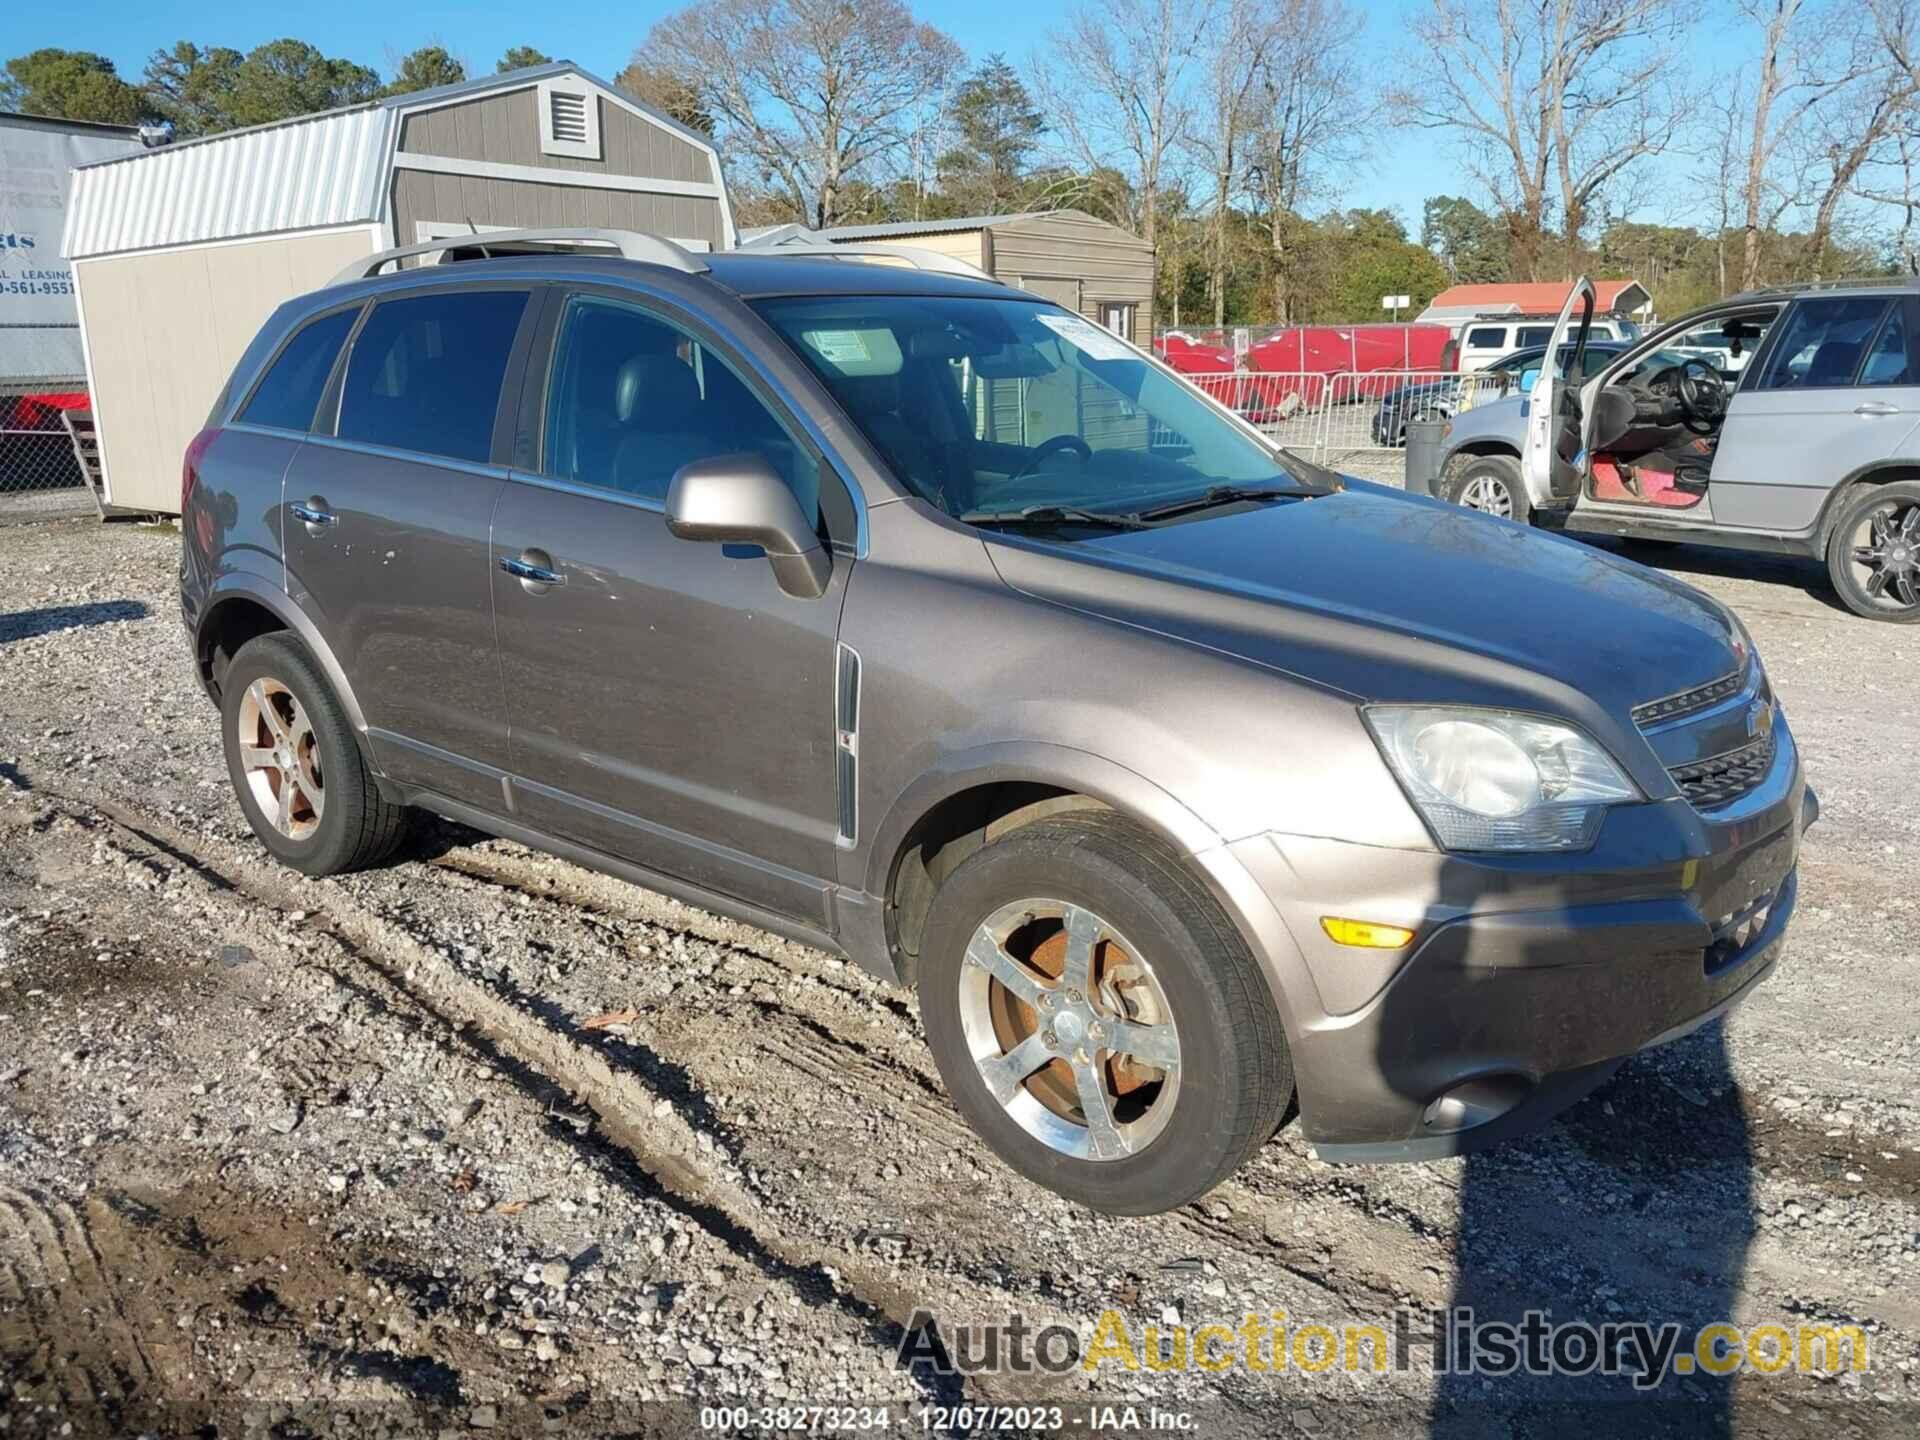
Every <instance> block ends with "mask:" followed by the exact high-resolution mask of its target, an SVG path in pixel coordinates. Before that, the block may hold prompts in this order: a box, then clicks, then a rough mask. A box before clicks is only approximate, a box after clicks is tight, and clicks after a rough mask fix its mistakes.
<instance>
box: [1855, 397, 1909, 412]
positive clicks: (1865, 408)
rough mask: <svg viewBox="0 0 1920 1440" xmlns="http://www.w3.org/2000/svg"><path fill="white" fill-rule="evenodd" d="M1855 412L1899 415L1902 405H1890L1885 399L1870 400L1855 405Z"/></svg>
mask: <svg viewBox="0 0 1920 1440" xmlns="http://www.w3.org/2000/svg"><path fill="white" fill-rule="evenodd" d="M1853 413H1854V414H1856V415H1898V414H1899V413H1900V407H1899V406H1898V405H1889V404H1887V403H1886V401H1884V400H1868V401H1866V402H1865V403H1864V404H1860V405H1856V406H1854V407H1853Z"/></svg>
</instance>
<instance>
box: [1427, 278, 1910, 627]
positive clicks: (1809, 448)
mask: <svg viewBox="0 0 1920 1440" xmlns="http://www.w3.org/2000/svg"><path fill="white" fill-rule="evenodd" d="M1592 312H1593V287H1592V285H1591V284H1590V283H1588V282H1587V281H1586V280H1585V279H1582V280H1581V281H1580V282H1579V283H1578V284H1576V285H1575V286H1574V289H1573V293H1572V295H1571V296H1570V297H1569V298H1568V301H1567V304H1566V308H1565V309H1563V310H1562V311H1561V313H1560V318H1559V320H1558V321H1557V322H1556V324H1555V326H1554V333H1553V338H1552V341H1551V343H1550V345H1549V348H1548V351H1547V353H1548V354H1549V355H1563V354H1572V355H1574V356H1576V357H1577V356H1578V355H1579V354H1580V353H1581V352H1582V351H1583V350H1584V347H1585V345H1586V344H1587V342H1588V340H1589V339H1590V338H1591V336H1592V323H1591V322H1592ZM1701 333H1710V334H1713V335H1715V336H1718V337H1722V338H1723V339H1724V340H1725V341H1726V342H1727V343H1728V344H1729V346H1732V345H1738V346H1739V347H1740V350H1741V359H1742V364H1741V365H1740V368H1739V369H1738V371H1737V372H1736V373H1735V374H1733V375H1731V376H1729V375H1728V374H1727V373H1726V371H1725V370H1724V369H1723V368H1722V367H1720V366H1718V365H1716V364H1714V363H1713V361H1712V360H1711V359H1710V358H1707V357H1705V356H1703V355H1701V354H1700V353H1698V351H1697V349H1696V348H1695V347H1692V346H1690V345H1688V344H1687V341H1688V339H1689V338H1690V337H1692V336H1694V335H1697V334H1701ZM1569 345H1570V346H1572V347H1573V349H1572V350H1568V349H1566V348H1565V347H1567V346H1569ZM1690 352H1691V353H1690ZM1556 368H1557V367H1548V368H1546V369H1543V370H1542V371H1541V372H1540V373H1539V374H1538V376H1537V377H1536V378H1535V379H1534V381H1533V384H1532V387H1531V392H1530V394H1529V395H1528V396H1527V397H1526V398H1525V399H1524V400H1515V401H1511V402H1496V404H1495V405H1492V406H1483V407H1480V408H1478V409H1476V410H1473V411H1469V412H1466V416H1465V419H1464V420H1463V421H1459V422H1456V433H1454V434H1452V435H1450V436H1449V442H1450V446H1451V448H1452V453H1453V454H1455V455H1462V454H1472V455H1482V454H1484V455H1488V456H1492V455H1495V454H1497V453H1499V452H1498V446H1499V445H1500V443H1501V440H1500V437H1499V436H1498V434H1497V433H1496V432H1497V431H1498V428H1499V422H1500V420H1501V419H1502V418H1503V417H1501V416H1500V415H1498V414H1496V413H1494V412H1496V411H1497V410H1498V409H1499V406H1500V405H1501V404H1511V405H1514V406H1516V407H1518V408H1519V411H1520V417H1517V418H1522V422H1523V425H1524V438H1523V439H1520V440H1519V449H1520V454H1519V456H1518V464H1517V465H1515V464H1514V462H1513V461H1512V460H1507V461H1505V462H1503V463H1504V464H1506V465H1509V466H1512V467H1513V468H1512V469H1511V470H1507V471H1502V472H1500V473H1501V474H1503V475H1505V476H1506V477H1507V479H1506V481H1505V483H1507V484H1508V485H1509V486H1518V487H1520V488H1521V490H1522V492H1523V493H1522V494H1520V495H1508V496H1506V497H1505V498H1506V501H1507V503H1506V505H1505V507H1504V513H1508V514H1516V515H1519V514H1528V515H1530V516H1531V518H1532V519H1533V520H1534V521H1535V522H1537V523H1538V522H1544V523H1549V524H1557V525H1561V526H1564V528H1565V529H1567V530H1569V531H1573V532H1576V533H1583V534H1591V535H1617V536H1630V537H1634V538H1639V539H1651V540H1671V541H1686V542H1690V543H1693V544H1700V545H1716V546H1722V547H1726V548H1730V549H1737V550H1758V551H1764V552H1767V553H1771V554H1787V555H1811V556H1815V557H1818V558H1821V559H1823V560H1825V562H1826V564H1827V568H1828V573H1829V574H1830V575H1831V576H1832V579H1833V584H1834V587H1835V589H1837V590H1838V591H1839V593H1840V598H1841V599H1842V600H1843V601H1844V602H1845V603H1846V604H1847V606H1848V608H1849V609H1851V610H1853V611H1855V612H1856V613H1857V614H1860V615H1864V616H1867V617H1869V618H1871V619H1876V620H1893V621H1906V622H1913V621H1916V620H1920V284H1916V282H1914V281H1912V280H1903V281H1898V282H1888V283H1871V282H1868V283H1861V282H1852V283H1848V284H1843V285H1823V286H1798V287H1790V288H1782V289H1775V290H1761V291H1754V292H1752V293H1749V294H1745V295H1736V296H1733V297H1732V298H1730V299H1727V300H1723V301H1720V302H1719V303H1717V304H1714V305H1711V306H1708V307H1706V308H1704V309H1701V310H1697V311H1695V312H1693V313H1692V314H1690V315H1685V316H1682V317H1681V318H1680V319H1678V320H1676V321H1674V322H1673V323H1671V324H1669V325H1665V326H1662V327H1661V328H1660V329H1659V330H1656V331H1655V332H1653V333H1652V334H1650V335H1648V336H1647V337H1646V338H1645V339H1644V340H1642V341H1641V343H1640V344H1638V345H1636V346H1634V347H1633V348H1632V349H1630V350H1627V351H1625V352H1624V353H1623V354H1621V355H1620V356H1619V358H1617V359H1615V360H1613V361H1612V362H1610V363H1609V364H1608V365H1606V366H1605V367H1604V368H1603V369H1600V370H1599V371H1597V372H1595V373H1594V374H1593V376H1592V378H1591V379H1588V380H1586V381H1585V382H1584V383H1581V384H1578V385H1572V384H1569V383H1568V382H1567V381H1565V380H1563V379H1562V378H1561V377H1560V375H1559V374H1557V373H1556ZM1569 373H1571V374H1575V375H1578V374H1581V373H1582V371H1581V368H1580V366H1579V365H1578V364H1577V363H1576V364H1574V365H1572V366H1570V367H1569ZM1523 378H1524V377H1523ZM1464 423H1471V424H1473V425H1475V426H1476V427H1478V428H1480V429H1483V430H1485V431H1486V438H1485V439H1484V440H1481V439H1479V438H1477V437H1466V436H1462V435H1460V434H1458V433H1457V428H1458V426H1459V425H1461V424H1464ZM1509 434H1511V431H1509ZM1505 443H1506V446H1507V453H1508V454H1511V452H1512V447H1513V443H1514V442H1513V440H1507V441H1506V442H1505ZM1488 446H1492V447H1495V448H1493V449H1488V448H1487V447H1488ZM1490 473H1492V472H1491V471H1490ZM1454 493H1455V494H1456V496H1457V497H1471V496H1478V495H1482V494H1486V493H1489V492H1488V487H1486V486H1477V487H1455V489H1454ZM1494 499H1495V501H1497V500H1498V499H1499V497H1497V496H1496V497H1494ZM1475 508H1482V507H1480V506H1478V505H1476V506H1475ZM1486 508H1495V509H1500V508H1502V507H1501V506H1499V505H1498V504H1497V503H1496V504H1492V505H1489V506H1487V507H1486Z"/></svg>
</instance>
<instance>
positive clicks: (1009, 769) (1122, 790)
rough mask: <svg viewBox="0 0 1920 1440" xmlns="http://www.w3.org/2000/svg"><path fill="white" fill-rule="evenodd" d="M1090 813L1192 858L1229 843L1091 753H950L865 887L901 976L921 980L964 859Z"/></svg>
mask: <svg viewBox="0 0 1920 1440" xmlns="http://www.w3.org/2000/svg"><path fill="white" fill-rule="evenodd" d="M1086 809H1099V810H1111V811H1113V812H1115V813H1117V814H1121V815H1125V816H1127V817H1128V818H1130V819H1132V820H1134V821H1136V822H1138V823H1139V824H1141V825H1144V826H1145V827H1146V828H1147V829H1149V830H1151V831H1152V832H1154V833H1155V834H1156V835H1158V836H1159V837H1160V838H1161V839H1163V840H1165V841H1166V842H1167V844H1168V845H1169V846H1170V847H1172V848H1173V849H1174V850H1175V852H1176V853H1178V854H1179V855H1180V856H1181V857H1182V858H1183V859H1186V860H1189V861H1191V857H1193V856H1195V855H1197V854H1199V853H1201V852H1207V851H1216V852H1217V851H1218V850H1219V848H1220V846H1221V837H1220V836H1219V835H1218V834H1217V833H1216V832H1215V831H1214V830H1213V829H1212V828H1211V827H1209V826H1208V825H1207V824H1206V823H1205V822H1204V821H1202V820H1201V819H1200V818H1199V817H1198V816H1196V815H1195V814H1194V813H1193V812H1192V811H1190V810H1188V809H1187V808H1186V806H1185V805H1183V804H1181V803H1180V802H1179V801H1178V800H1176V799H1175V798H1174V797H1173V796H1172V795H1171V794H1169V793H1168V792H1167V791H1165V790H1163V789H1162V788H1160V786H1158V785H1156V784H1155V783H1154V782H1152V781H1151V780H1148V779H1147V778H1146V777H1144V776H1141V775H1139V774H1136V773H1135V772H1134V771H1132V770H1129V769H1127V768H1126V767H1124V766H1122V765H1119V764H1117V763H1115V762H1113V761H1111V760H1107V759H1104V758H1102V757H1100V756H1097V755H1093V754H1090V753H1088V752H1086V751H1083V750H1075V749H1072V748H1070V747H1067V746H1059V745H1052V744H1046V743H1021V742H1008V743H1004V744H998V745H989V746H985V747H982V748H980V749H977V750H971V751H967V752H965V753H964V754H959V755H955V756H952V757H949V759H948V760H947V761H946V762H944V763H943V764H941V765H940V766H938V767H937V768H935V769H933V770H931V771H929V772H927V773H926V774H924V775H922V776H920V777H919V779H917V780H916V781H915V782H914V783H913V784H912V785H910V786H908V787H907V788H906V790H904V791H903V792H902V793H901V794H900V796H899V797H898V798H897V799H896V800H895V801H894V802H893V804H892V805H891V806H890V807H889V808H888V811H887V814H886V817H885V818H884V819H883V820H882V821H881V823H880V826H879V828H878V830H877V831H876V832H875V835H874V840H873V843H872V846H871V849H870V851H869V855H868V859H867V866H866V877H865V881H864V886H863V888H865V890H866V892H867V893H868V894H869V895H871V896H874V897H877V898H878V899H879V900H881V901H882V902H883V909H884V913H885V924H886V939H887V948H888V951H889V954H890V956H891V957H892V960H893V964H894V967H895V969H896V970H897V971H898V972H899V975H900V978H901V979H902V980H903V981H905V982H906V983H908V984H912V983H913V978H914V968H915V965H916V963H917V960H918V955H919V944H918V942H919V926H920V925H922V924H923V923H924V921H925V918H926V907H927V905H928V904H929V903H930V902H931V900H932V897H933V893H934V891H935V890H937V889H938V888H939V882H940V881H941V880H942V879H944V878H945V876H946V875H947V874H950V873H951V872H952V870H953V868H954V867H955V866H957V865H958V864H959V863H960V861H961V860H963V859H965V858H966V857H967V856H968V855H971V854H973V853H974V852H975V851H977V850H978V849H980V848H981V846H983V845H986V844H988V843H991V841H993V840H996V839H998V838H1000V837H1001V836H1002V835H1004V834H1006V833H1007V832H1008V831H1010V830H1013V829H1016V828H1018V827H1019V826H1022V825H1025V824H1029V823H1031V822H1032V821H1034V820H1039V819H1042V818H1045V817H1046V816H1049V815H1057V814H1060V813H1062V812H1063V811H1069V810H1086ZM1192 869H1193V872H1194V874H1195V875H1196V876H1198V877H1199V878H1200V879H1201V880H1202V881H1203V882H1204V883H1205V884H1206V885H1207V886H1208V888H1209V889H1210V890H1212V891H1213V892H1214V895H1215V898H1216V899H1217V900H1218V901H1219V902H1220V903H1221V906H1222V908H1223V909H1224V910H1225V911H1226V913H1227V914H1228V916H1229V917H1230V918H1231V919H1232V920H1233V922H1234V923H1235V924H1236V925H1238V926H1239V927H1240V929H1241V932H1242V933H1243V934H1244V935H1245V936H1246V939H1247V942H1248V944H1249V945H1252V946H1254V947H1255V948H1256V950H1258V948H1259V945H1260V940H1261V936H1260V934H1259V932H1258V930H1257V929H1256V927H1254V926H1252V925H1250V924H1249V923H1248V917H1246V916H1245V915H1243V914H1241V913H1239V907H1238V906H1237V905H1236V903H1235V900H1234V897H1233V896H1232V895H1231V894H1230V893H1228V892H1227V891H1226V890H1225V889H1224V888H1223V887H1222V886H1220V885H1219V884H1218V882H1217V877H1216V876H1215V875H1214V874H1213V873H1212V871H1211V869H1210V868H1209V867H1207V866H1205V865H1198V864H1195V865H1192Z"/></svg>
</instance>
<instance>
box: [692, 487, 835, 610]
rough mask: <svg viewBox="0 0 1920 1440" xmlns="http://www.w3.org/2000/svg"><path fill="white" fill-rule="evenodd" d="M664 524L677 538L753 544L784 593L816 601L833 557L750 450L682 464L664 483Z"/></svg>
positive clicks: (788, 492)
mask: <svg viewBox="0 0 1920 1440" xmlns="http://www.w3.org/2000/svg"><path fill="white" fill-rule="evenodd" d="M667 529H669V530H671V531H672V532H673V533H674V534H675V535H677V536H679V537H680V538H681V539H682V540H704V541H707V542H709V543H718V544H735V545H758V546H759V547H760V548H761V549H762V550H764V551H766V554H767V562H768V563H769V564H771V565H772V566H773V578H774V579H775V580H777V581H778V582H779V584H780V588H781V589H782V590H784V591H786V592H787V594H789V595H794V596H798V597H799V598H800V599H803V600H817V599H819V598H820V596H822V595H824V594H825V593H826V590H827V577H828V576H829V575H831V574H832V573H833V560H832V558H831V557H830V556H829V555H828V554H827V551H826V547H825V546H823V545H822V544H821V543H820V537H819V535H818V534H816V533H815V531H814V528H813V526H812V525H811V524H809V523H808V521H807V517H806V515H805V514H804V513H802V511H801V509H800V502H799V501H798V500H796V499H795V498H794V495H793V491H792V490H790V489H788V488H787V482H786V481H784V480H782V479H781V478H780V477H779V476H778V475H776V474H775V473H774V470H773V467H772V466H771V465H769V464H767V462H766V461H765V460H764V459H763V458H762V457H760V456H758V455H754V454H740V455H715V456H713V457H712V458H711V459H707V460H695V461H694V462H693V463H692V464H690V465H682V466H681V467H680V469H679V470H678V471H677V472H676V473H675V475H674V477H673V483H672V485H670V486H669V487H668V488H667Z"/></svg>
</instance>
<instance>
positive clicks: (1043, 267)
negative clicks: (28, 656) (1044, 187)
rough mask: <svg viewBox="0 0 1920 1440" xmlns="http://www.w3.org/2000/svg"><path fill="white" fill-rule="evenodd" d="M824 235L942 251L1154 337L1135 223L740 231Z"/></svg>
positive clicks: (977, 218) (756, 241)
mask: <svg viewBox="0 0 1920 1440" xmlns="http://www.w3.org/2000/svg"><path fill="white" fill-rule="evenodd" d="M820 240H830V241H833V242H834V243H835V244H841V245H851V244H856V243H860V244H870V245H910V246H912V247H913V248H914V249H916V250H933V251H937V252H938V253H940V254H942V255H949V256H952V257H953V258H954V259H956V260H964V261H966V262H967V263H968V264H969V265H973V266H977V267H978V268H979V269H981V270H984V271H986V273H987V274H989V275H991V276H993V277H994V278H995V279H996V280H1000V281H1003V282H1004V283H1006V284H1008V285H1018V286H1019V287H1020V288H1021V289H1023V290H1031V291H1033V293H1034V294H1036V295H1044V296H1046V297H1047V299H1049V300H1052V301H1055V302H1056V303H1058V304H1061V305H1064V306H1066V307H1067V308H1068V309H1069V310H1078V311H1079V312H1080V313H1081V314H1082V315H1084V316H1086V317H1087V318H1088V319H1089V320H1092V321H1094V322H1095V323H1096V324H1100V325H1104V326H1106V327H1107V329H1109V330H1111V331H1113V332H1114V333H1115V334H1117V335H1122V336H1124V337H1126V338H1127V339H1129V340H1132V341H1133V342H1134V343H1135V344H1137V345H1141V346H1145V345H1147V344H1148V343H1149V342H1150V341H1151V340H1152V338H1153V247H1152V246H1151V245H1149V244H1147V242H1146V241H1144V240H1142V239H1141V238H1140V237H1139V236H1138V235H1135V234H1134V233H1133V232H1132V231H1130V230H1122V229H1121V228H1120V227H1119V226H1118V225H1114V224H1110V223H1109V222H1107V221H1105V220H1101V219H1097V218H1096V217H1094V216H1092V215H1088V214H1086V213H1085V212H1084V211H1080V210H1035V211H1029V212H1027V213H1026V214H1022V215H971V216H968V217H966V218H964V219H960V220H901V221H898V222H897V223H894V224H891V225H838V226H834V227H833V228H831V229H828V230H819V231H810V230H807V229H805V228H803V227H802V226H799V225H781V226H776V227H774V228H771V229H767V230H762V231H759V232H756V233H751V234H748V235H745V236H742V237H741V243H742V244H744V245H747V246H749V247H760V246H768V245H776V246H777V245H781V244H795V243H807V242H814V243H817V242H818V241H820Z"/></svg>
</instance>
